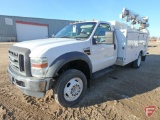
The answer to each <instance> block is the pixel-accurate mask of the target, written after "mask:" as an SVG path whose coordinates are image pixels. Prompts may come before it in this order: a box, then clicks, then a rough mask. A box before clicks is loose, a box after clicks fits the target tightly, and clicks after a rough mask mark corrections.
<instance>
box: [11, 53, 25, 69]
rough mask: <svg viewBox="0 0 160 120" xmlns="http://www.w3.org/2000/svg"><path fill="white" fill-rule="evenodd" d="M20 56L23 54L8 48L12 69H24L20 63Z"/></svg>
mask: <svg viewBox="0 0 160 120" xmlns="http://www.w3.org/2000/svg"><path fill="white" fill-rule="evenodd" d="M20 58H21V59H20ZM22 58H24V56H23V55H21V54H18V53H17V52H13V51H10V50H9V63H10V65H11V67H12V69H15V70H16V71H18V72H19V71H20V72H22V71H24V64H22V63H24V59H22ZM22 60H23V61H22Z"/></svg>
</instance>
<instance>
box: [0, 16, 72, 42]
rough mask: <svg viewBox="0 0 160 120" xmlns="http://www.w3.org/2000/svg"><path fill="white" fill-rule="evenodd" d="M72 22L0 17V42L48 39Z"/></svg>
mask: <svg viewBox="0 0 160 120" xmlns="http://www.w3.org/2000/svg"><path fill="white" fill-rule="evenodd" d="M71 22H74V21H69V20H58V19H44V18H30V17H18V16H7V15H0V42H8V41H12V42H13V41H26V40H34V39H43V38H50V37H52V35H53V34H54V35H55V34H56V33H57V32H58V31H59V30H61V29H62V28H63V27H64V26H66V25H68V24H70V23H71Z"/></svg>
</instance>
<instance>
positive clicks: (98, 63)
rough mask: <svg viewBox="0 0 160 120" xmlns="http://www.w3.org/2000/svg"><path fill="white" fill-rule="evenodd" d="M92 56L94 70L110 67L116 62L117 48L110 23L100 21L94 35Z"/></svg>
mask: <svg viewBox="0 0 160 120" xmlns="http://www.w3.org/2000/svg"><path fill="white" fill-rule="evenodd" d="M107 33H108V34H107ZM106 34H107V35H106ZM90 57H91V61H92V65H93V72H96V71H98V70H101V69H104V68H106V67H109V66H111V65H113V64H114V63H115V62H116V59H117V50H115V48H114V40H113V32H112V31H111V28H110V25H109V24H107V23H100V24H99V26H98V27H97V29H96V31H95V33H94V36H93V44H92V48H91V56H90Z"/></svg>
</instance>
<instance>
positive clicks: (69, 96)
mask: <svg viewBox="0 0 160 120" xmlns="http://www.w3.org/2000/svg"><path fill="white" fill-rule="evenodd" d="M86 89H87V79H86V76H85V75H84V73H82V72H81V71H79V70H76V69H70V70H67V71H65V72H64V73H62V74H61V75H60V77H59V78H58V80H57V83H56V86H55V88H54V97H55V100H56V102H57V103H58V104H60V105H62V106H64V107H71V106H73V105H75V104H77V103H78V102H79V101H80V100H81V99H82V97H83V95H84V93H85V91H86Z"/></svg>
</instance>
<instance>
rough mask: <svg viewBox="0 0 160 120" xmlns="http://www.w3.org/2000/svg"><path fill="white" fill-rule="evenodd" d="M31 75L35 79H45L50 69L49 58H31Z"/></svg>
mask: <svg viewBox="0 0 160 120" xmlns="http://www.w3.org/2000/svg"><path fill="white" fill-rule="evenodd" d="M30 60H31V73H32V76H35V77H44V76H45V74H46V70H47V67H48V59H47V58H45V57H44V58H31V59H30Z"/></svg>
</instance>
